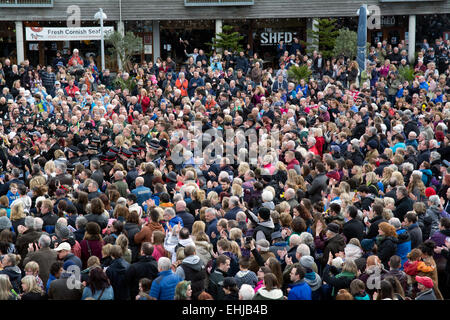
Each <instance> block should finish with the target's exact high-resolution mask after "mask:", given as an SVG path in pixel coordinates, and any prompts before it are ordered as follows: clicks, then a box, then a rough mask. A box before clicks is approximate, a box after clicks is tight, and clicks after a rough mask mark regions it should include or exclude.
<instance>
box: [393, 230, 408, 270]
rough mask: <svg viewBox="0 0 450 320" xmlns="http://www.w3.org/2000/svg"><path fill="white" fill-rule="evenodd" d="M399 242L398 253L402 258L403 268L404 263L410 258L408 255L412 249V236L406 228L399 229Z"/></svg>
mask: <svg viewBox="0 0 450 320" xmlns="http://www.w3.org/2000/svg"><path fill="white" fill-rule="evenodd" d="M397 235H398V243H397V253H396V254H397V255H398V256H399V257H400V258H401V261H402V268H401V269H403V264H404V263H405V262H406V260H408V258H407V257H406V255H407V254H408V253H409V252H410V251H411V236H410V235H409V233H408V232H407V231H406V230H405V229H399V230H397Z"/></svg>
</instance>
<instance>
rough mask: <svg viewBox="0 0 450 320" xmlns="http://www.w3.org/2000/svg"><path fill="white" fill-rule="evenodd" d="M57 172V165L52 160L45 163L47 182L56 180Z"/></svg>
mask: <svg viewBox="0 0 450 320" xmlns="http://www.w3.org/2000/svg"><path fill="white" fill-rule="evenodd" d="M55 170H56V166H55V163H54V162H53V161H52V160H50V161H47V162H46V163H45V165H44V172H45V174H44V177H45V178H46V179H47V181H48V180H49V179H50V178H54V177H55V176H56V172H55Z"/></svg>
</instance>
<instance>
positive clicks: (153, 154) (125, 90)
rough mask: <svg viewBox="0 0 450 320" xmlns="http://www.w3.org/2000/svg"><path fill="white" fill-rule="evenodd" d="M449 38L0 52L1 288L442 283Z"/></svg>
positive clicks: (398, 288) (388, 287) (95, 290)
mask: <svg viewBox="0 0 450 320" xmlns="http://www.w3.org/2000/svg"><path fill="white" fill-rule="evenodd" d="M449 50H450V41H449V40H446V41H445V40H443V39H442V38H439V39H436V40H435V41H434V43H428V42H427V41H424V42H423V44H421V45H420V48H418V54H417V59H416V61H408V54H407V48H406V47H405V46H404V43H403V42H401V43H399V44H398V45H391V44H388V43H386V41H384V42H381V43H378V44H377V45H376V46H375V47H372V48H370V50H369V53H368V59H367V69H366V72H365V73H364V74H363V73H361V72H360V71H359V68H358V64H357V63H356V62H355V61H351V60H349V59H347V58H346V57H341V56H339V57H335V58H333V59H331V60H325V59H324V58H323V57H322V55H321V53H320V52H318V51H315V52H314V53H313V54H312V55H307V54H306V53H305V52H304V51H303V48H302V47H301V46H300V44H299V42H298V39H296V40H294V42H293V43H292V44H290V45H288V46H286V44H284V43H283V42H280V43H279V44H278V45H277V52H278V56H277V61H279V64H276V65H275V67H273V68H272V67H271V66H268V67H266V68H264V66H263V61H262V60H261V59H260V58H259V55H258V53H256V52H252V51H251V50H247V51H242V52H229V51H227V50H224V52H223V54H219V53H216V52H213V53H212V55H211V56H209V55H206V53H205V51H204V50H202V49H200V50H198V49H194V51H193V52H192V53H189V54H188V57H189V58H188V59H187V61H186V62H185V63H183V64H182V65H181V66H177V64H176V63H175V61H173V60H172V59H171V58H170V57H168V58H167V59H166V60H164V61H163V60H161V59H158V60H157V62H156V63H153V62H143V63H142V64H139V65H138V64H135V65H134V66H133V65H131V67H130V70H129V71H128V72H125V71H120V72H118V73H117V74H112V73H111V72H110V71H109V70H104V71H101V70H99V68H98V67H97V66H96V65H95V60H94V59H93V57H89V58H88V59H83V57H82V56H81V55H80V53H79V52H78V50H76V49H75V50H74V51H73V55H72V56H70V57H63V56H61V54H59V53H58V55H57V57H56V58H55V60H54V61H53V63H52V65H49V66H40V65H38V66H31V65H30V63H29V61H28V60H25V61H23V62H20V64H19V65H15V64H12V63H11V61H10V59H8V58H7V59H4V60H3V62H2V63H1V64H0V89H1V90H0V91H1V94H0V118H1V122H0V136H1V139H0V160H1V163H0V166H1V175H0V231H1V232H0V253H1V261H0V269H1V270H0V299H2V300H18V299H21V300H46V299H52V300H59V299H61V300H285V299H287V300H334V299H335V300H386V299H387V300H414V299H415V300H438V299H448V298H450V263H449V262H448V261H449V258H450V251H449V250H450V249H449V248H450V207H449V204H450V201H449V200H450V188H449V187H450V170H449V166H450V162H449V160H450V134H449V133H448V128H449V119H450V99H449V97H450V88H449V87H450V65H449ZM300 65H306V66H307V67H308V68H309V69H310V70H311V71H312V76H311V78H310V79H301V80H299V81H297V80H296V79H292V78H290V77H289V76H288V70H289V69H290V68H292V67H293V66H300ZM402 65H411V66H412V68H413V69H414V72H415V78H414V80H412V81H405V80H404V79H402V78H401V74H400V73H399V69H400V68H401V66H402ZM199 150H200V151H199ZM225 151H226V152H225Z"/></svg>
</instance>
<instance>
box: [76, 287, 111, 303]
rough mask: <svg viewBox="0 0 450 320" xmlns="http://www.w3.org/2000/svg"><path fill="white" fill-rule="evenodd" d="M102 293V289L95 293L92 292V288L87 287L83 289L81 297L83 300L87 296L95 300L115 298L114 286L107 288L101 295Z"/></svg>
mask: <svg viewBox="0 0 450 320" xmlns="http://www.w3.org/2000/svg"><path fill="white" fill-rule="evenodd" d="M101 293H102V291H101V290H100V291H96V292H95V294H92V290H91V288H89V287H85V288H84V289H83V296H82V297H81V300H86V298H93V299H94V300H114V290H113V287H112V286H109V287H108V288H106V289H105V291H104V292H103V294H102V296H101V297H100V295H101ZM99 297H100V299H99Z"/></svg>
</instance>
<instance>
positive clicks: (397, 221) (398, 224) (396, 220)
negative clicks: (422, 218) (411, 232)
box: [389, 217, 402, 229]
mask: <svg viewBox="0 0 450 320" xmlns="http://www.w3.org/2000/svg"><path fill="white" fill-rule="evenodd" d="M389 224H390V225H391V226H393V227H394V228H395V229H400V228H401V227H402V223H401V222H400V219H399V218H395V217H394V218H391V219H389Z"/></svg>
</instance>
